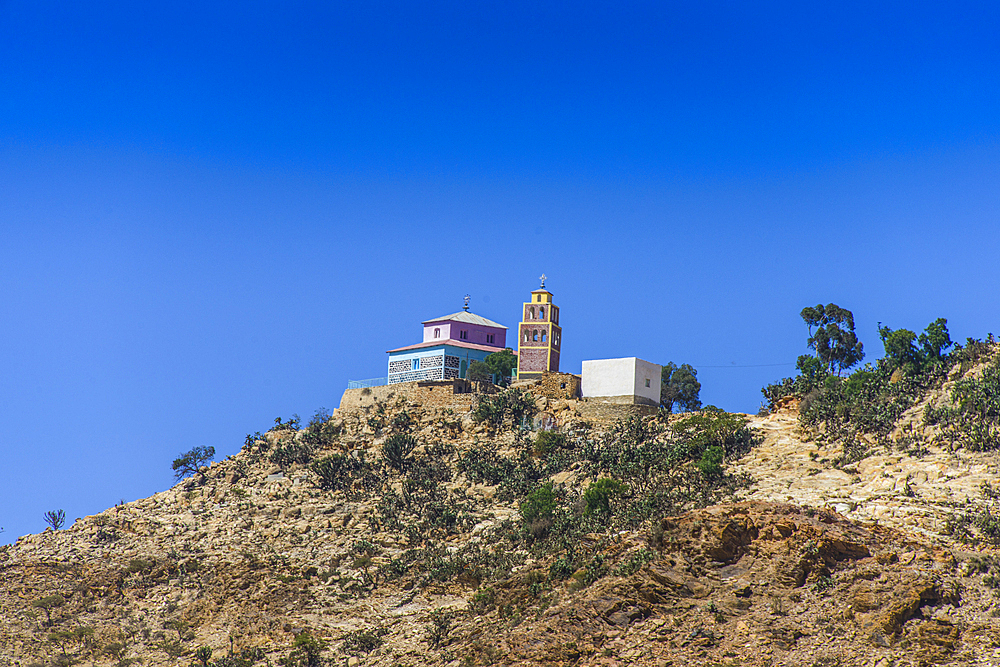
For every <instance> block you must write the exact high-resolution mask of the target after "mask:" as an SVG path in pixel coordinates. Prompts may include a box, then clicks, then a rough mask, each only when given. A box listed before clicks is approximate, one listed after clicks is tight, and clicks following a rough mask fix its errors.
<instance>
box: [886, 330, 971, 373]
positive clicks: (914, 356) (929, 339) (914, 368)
mask: <svg viewBox="0 0 1000 667" xmlns="http://www.w3.org/2000/svg"><path fill="white" fill-rule="evenodd" d="M878 335H879V338H881V339H882V346H883V347H884V348H885V358H886V359H887V360H888V362H889V363H890V364H891V365H892V367H893V368H898V369H900V370H902V371H904V372H907V373H919V372H921V371H922V370H924V368H926V367H928V366H934V365H936V364H939V363H941V360H942V354H943V353H944V351H945V350H946V349H948V348H949V347H951V346H952V345H953V343H952V340H951V335H950V334H949V333H948V320H946V319H945V318H943V317H939V318H937V319H936V320H934V321H933V322H931V323H930V324H928V325H927V328H926V329H924V332H923V333H922V334H920V335H919V336H917V334H915V333H914V332H912V331H910V330H909V329H890V328H889V327H884V326H882V323H881V322H879V323H878ZM916 343H920V347H917V345H916Z"/></svg>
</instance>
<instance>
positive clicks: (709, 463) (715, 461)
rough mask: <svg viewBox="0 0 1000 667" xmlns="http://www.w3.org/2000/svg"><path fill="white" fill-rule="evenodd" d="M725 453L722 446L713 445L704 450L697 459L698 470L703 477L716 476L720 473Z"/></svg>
mask: <svg viewBox="0 0 1000 667" xmlns="http://www.w3.org/2000/svg"><path fill="white" fill-rule="evenodd" d="M724 458H725V454H724V452H723V451H722V447H720V446H718V445H714V446H712V447H709V448H708V449H706V450H705V452H704V453H703V454H702V455H701V460H700V461H698V464H697V465H698V470H700V471H701V474H702V475H704V476H705V477H718V476H720V475H721V474H722V461H723V459H724Z"/></svg>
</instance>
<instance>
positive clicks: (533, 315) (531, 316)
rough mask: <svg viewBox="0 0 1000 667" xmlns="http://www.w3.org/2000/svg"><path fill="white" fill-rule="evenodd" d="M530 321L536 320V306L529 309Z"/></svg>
mask: <svg viewBox="0 0 1000 667" xmlns="http://www.w3.org/2000/svg"><path fill="white" fill-rule="evenodd" d="M528 319H529V320H533V319H535V307H534V306H532V307H531V308H528Z"/></svg>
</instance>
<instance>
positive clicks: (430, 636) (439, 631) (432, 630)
mask: <svg viewBox="0 0 1000 667" xmlns="http://www.w3.org/2000/svg"><path fill="white" fill-rule="evenodd" d="M454 618H455V613H454V612H452V611H449V610H447V609H435V610H434V611H432V612H431V613H430V623H429V624H428V627H427V643H428V644H430V645H431V647H432V648H438V647H440V646H442V645H443V644H445V643H446V641H447V639H448V634H449V633H450V632H451V624H452V621H453V620H454Z"/></svg>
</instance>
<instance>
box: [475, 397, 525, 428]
mask: <svg viewBox="0 0 1000 667" xmlns="http://www.w3.org/2000/svg"><path fill="white" fill-rule="evenodd" d="M535 412H536V408H535V399H534V397H533V396H532V395H531V394H530V393H528V392H527V391H525V390H524V389H519V388H514V387H511V388H509V389H504V390H502V391H500V392H498V393H496V394H480V395H479V396H478V397H477V398H476V403H475V406H474V407H473V409H472V418H473V419H475V420H476V421H477V422H484V423H486V424H488V425H489V426H490V427H491V428H493V429H499V428H501V427H502V426H503V425H504V424H505V423H506V424H508V425H509V426H510V427H511V428H519V427H520V426H521V423H522V422H523V421H524V420H525V419H526V418H530V417H532V416H534V414H535Z"/></svg>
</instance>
